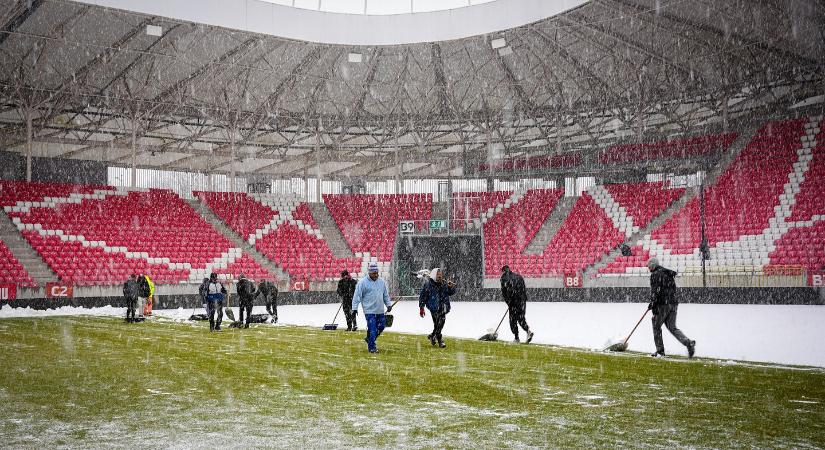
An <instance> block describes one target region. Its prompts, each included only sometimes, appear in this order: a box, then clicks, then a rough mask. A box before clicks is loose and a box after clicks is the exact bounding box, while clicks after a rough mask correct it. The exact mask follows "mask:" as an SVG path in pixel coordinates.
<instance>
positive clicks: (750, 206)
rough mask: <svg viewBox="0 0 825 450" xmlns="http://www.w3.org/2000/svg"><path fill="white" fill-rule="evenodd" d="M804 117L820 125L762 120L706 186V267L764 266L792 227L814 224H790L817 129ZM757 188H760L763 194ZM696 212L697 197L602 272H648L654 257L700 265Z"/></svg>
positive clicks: (676, 264)
mask: <svg viewBox="0 0 825 450" xmlns="http://www.w3.org/2000/svg"><path fill="white" fill-rule="evenodd" d="M805 122H808V124H815V123H816V120H815V119H811V120H787V121H776V122H770V123H766V124H764V125H763V126H762V127H761V128H760V132H759V133H757V134H756V135H755V136H754V137H753V138H752V139H751V142H749V144H748V146H747V147H746V149H745V150H744V151H743V152H742V153H740V154H739V155H738V156H737V158H736V160H735V161H734V162H733V163H732V164H731V165H730V166H728V167H727V168H726V169H725V171H724V172H722V174H721V175H719V178H718V181H717V183H716V184H707V185H706V188H705V189H706V198H707V199H708V206H707V209H708V212H707V218H708V219H707V221H706V222H707V223H708V226H707V229H708V232H707V235H708V241H709V244H710V248H709V251H710V260H709V261H707V265H708V266H709V267H711V268H713V267H719V268H735V267H741V268H745V269H746V268H747V267H752V268H755V269H761V268H762V267H764V266H765V265H768V264H769V263H770V256H769V254H770V253H771V252H772V251H773V250H774V249H775V243H776V241H777V240H779V239H781V238H782V236H784V235H785V234H786V233H787V232H788V231H789V230H791V229H794V228H798V227H804V226H810V224H811V223H812V221H803V222H801V223H794V222H788V221H787V219H788V217H789V216H790V215H791V211H792V207H793V205H794V203H795V199H796V196H797V194H798V193H799V192H800V185H801V183H802V181H803V180H804V179H805V174H806V172H807V171H808V168H809V162H810V161H811V159H812V156H811V147H810V144H806V142H811V141H814V130H815V128H814V127H813V126H806V127H803V124H804V123H805ZM779 188H781V191H780V190H779ZM753 189H759V191H758V195H757V193H756V192H754V191H753ZM768 208H771V209H772V210H773V211H772V212H771V211H770V210H769V209H768ZM697 215H698V199H697V197H696V196H694V197H693V198H692V199H691V201H690V202H689V203H688V204H687V205H686V206H685V207H684V208H682V210H680V211H679V212H677V213H676V214H674V215H673V216H672V217H671V218H670V219H669V220H668V221H666V222H665V223H664V224H662V226H661V227H658V228H657V229H656V230H654V231H653V232H651V233H648V234H645V235H644V236H643V237H642V238H640V239H639V240H637V241H636V247H635V248H634V253H637V255H634V257H631V258H630V259H628V258H622V257H617V258H616V260H615V261H613V262H611V263H610V264H609V265H608V267H607V268H606V270H603V271H606V272H614V271H615V270H616V269H617V268H621V269H622V270H624V272H621V273H622V274H625V273H627V274H633V273H635V274H640V275H643V274H645V270H646V269H645V267H644V259H646V258H647V257H648V256H650V255H655V256H657V257H658V258H659V260H660V262H661V263H662V264H663V265H665V266H668V267H672V268H674V269H676V270H680V271H681V270H684V269H686V268H695V267H699V266H701V258H700V255H699V250H698V248H697V246H698V239H699V238H698V237H697V236H698V225H697V224H696V223H694V222H697V221H698V219H697ZM731 218H733V220H734V222H733V223H731ZM683 221H687V222H686V223H687V224H688V225H684V224H682V222H683ZM732 225H736V226H732ZM686 226H687V227H688V229H687V231H679V232H678V236H675V235H673V232H674V230H680V229H682V228H684V227H686ZM676 238H678V240H674V239H676Z"/></svg>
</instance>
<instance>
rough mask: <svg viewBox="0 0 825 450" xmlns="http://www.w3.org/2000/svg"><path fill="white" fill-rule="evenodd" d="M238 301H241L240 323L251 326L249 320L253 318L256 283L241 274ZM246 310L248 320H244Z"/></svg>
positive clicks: (247, 326) (246, 326) (245, 326)
mask: <svg viewBox="0 0 825 450" xmlns="http://www.w3.org/2000/svg"><path fill="white" fill-rule="evenodd" d="M237 290H238V303H240V317H239V318H238V323H239V324H243V327H244V328H249V321H250V319H252V302H253V300H255V292H256V291H255V283H254V282H252V281H251V280H249V279H248V278H246V275H244V274H243V273H242V274H241V276H240V278H238V287H237ZM244 311H246V322H244V320H243V317H244V314H243V313H244Z"/></svg>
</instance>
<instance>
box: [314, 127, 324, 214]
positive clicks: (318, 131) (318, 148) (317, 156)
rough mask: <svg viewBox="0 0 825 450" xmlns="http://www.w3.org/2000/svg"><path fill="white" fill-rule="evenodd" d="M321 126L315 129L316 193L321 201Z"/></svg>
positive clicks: (317, 199)
mask: <svg viewBox="0 0 825 450" xmlns="http://www.w3.org/2000/svg"><path fill="white" fill-rule="evenodd" d="M321 184H322V183H321V126H320V123H319V126H318V128H317V129H316V130H315V195H316V196H317V198H316V201H319V202H320V201H321Z"/></svg>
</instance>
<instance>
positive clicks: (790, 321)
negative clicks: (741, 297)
mask: <svg viewBox="0 0 825 450" xmlns="http://www.w3.org/2000/svg"><path fill="white" fill-rule="evenodd" d="M646 306H647V305H644V304H638V303H529V304H528V305H527V323H528V324H529V325H530V327H531V328H532V330H533V331H534V332H535V338H534V339H533V342H534V343H537V344H552V345H561V346H569V347H579V348H585V349H593V350H602V349H603V348H605V347H606V346H608V345H610V344H611V343H615V342H620V341H622V340H623V339H624V337H625V336H626V335H627V333H629V332H630V330H631V328H633V325H635V324H636V322H637V321H638V320H639V317H641V315H642V313H643V312H644V311H645V308H646ZM233 309H234V311H235V314H236V315H237V314H238V310H237V308H233ZM337 309H338V304H326V305H285V306H280V307H279V308H278V313H279V319H280V323H281V324H288V325H302V326H311V327H318V328H320V327H321V326H323V325H324V324H325V323H330V322H332V318H333V316H334V315H335V311H336V310H337ZM504 311H505V306H504V304H503V303H472V302H456V303H453V308H452V312H451V313H450V314H449V315H448V316H447V324H446V326H445V327H444V335H445V336H448V337H453V338H470V339H477V338H479V337H480V336H481V335H482V334H485V333H487V332H489V331H491V330H492V329H493V328H495V326H496V325H497V324H498V322H499V320H501V316H502V314H504ZM195 312H197V313H203V312H204V311H203V309H202V308H198V309H197V310H196V311H195ZM265 312H266V311H265V308H264V307H263V306H260V307H255V310H254V313H256V314H257V313H265ZM392 313H393V314H394V315H395V323H394V325H393V327H392V329H391V331H395V332H402V333H412V334H421V335H422V339H424V338H423V335H426V334H427V333H429V332H430V331H431V330H432V320H431V319H430V317H429V312H428V313H427V317H425V318H423V319H422V318H420V317H418V302H416V301H409V302H401V303H399V304H398V305H396V307H395V308H394V309H393V312H392ZM191 314H192V310H191V309H184V308H178V309H173V310H155V316H157V317H161V318H164V319H170V320H175V321H184V320H187V319H188V318H189V316H190V315H191ZM65 315H95V316H120V317H122V316H124V315H125V309H124V308H112V307H110V306H107V307H102V308H91V309H85V308H72V307H63V308H58V309H54V310H46V311H38V310H31V309H28V308H9V307H4V308H3V309H2V310H0V319H2V318H9V317H43V316H65ZM337 322H338V324H339V329H340V328H345V327H346V321H345V320H344V318H343V315H342V313H341V314H339V315H338V320H337ZM508 322H509V321H508V320H507V319H505V321H504V323H503V324H502V326H501V329H500V330H499V340H502V341H509V340H512V339H513V335H512V333H511V332H510V327H509V323H508ZM823 323H825V307H823V306H798V305H698V304H682V305H679V316H678V326H679V328H680V329H681V330H682V331H683V332H684V333H685V334H686V335H687V336H688V337H689V338H691V339H694V340H696V342H697V345H696V352H697V356H701V357H708V358H718V359H723V360H743V361H762V362H771V363H779V364H794V365H810V366H818V367H825V352H822V351H821V348H820V344H821V343H822V342H825V327H823V326H822V324H823ZM358 326H359V327H360V328H361V329H362V330H363V329H365V327H366V325H365V321H364V316H363V314H359V317H358ZM662 330H663V335H664V342H665V350H666V352H667V353H669V354H679V355H685V354H686V350H685V348H684V347H683V346H682V345H681V344H679V343H678V342H677V341H676V340H675V339H674V338H673V336H671V335H670V333H668V331H667V329H665V328H664V327H663V328H662ZM520 333H521V337H522V339H523V338H524V333H523V331H520ZM628 345H629V349H630V350H635V351H642V352H653V351H654V346H653V332H652V327H651V326H650V314H648V315H647V317H646V318H645V320H644V321H643V322H642V324H641V325H639V328H638V329H637V330H636V333H635V334H634V335H633V337H632V338H631V339H630V342H629V343H628Z"/></svg>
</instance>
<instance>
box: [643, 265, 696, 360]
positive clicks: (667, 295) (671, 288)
mask: <svg viewBox="0 0 825 450" xmlns="http://www.w3.org/2000/svg"><path fill="white" fill-rule="evenodd" d="M647 268H648V270H650V291H651V301H650V304H649V305H648V306H647V307H648V309H651V310H653V342H654V343H655V344H656V353H654V354H653V355H652V356H654V357H663V356H665V345H664V343H663V342H662V325H663V324H664V325H665V326H666V327H667V329H668V331H670V333H671V334H672V335H673V336H674V337H675V338H676V339H677V340H678V341H679V342H681V343H682V345H684V346H685V347H687V351H688V357H689V358H692V357H693V354H694V353H695V351H696V341H691V340H690V339H688V338H687V336H685V334H684V333H682V331H681V330H679V329H678V328H676V311H677V309H678V308H679V301H678V300H677V299H676V280H675V277H676V272H675V271H673V270H670V269H666V268H664V267H662V266H660V265H659V260H658V259H656V258H650V260H649V261H648V262H647Z"/></svg>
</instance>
